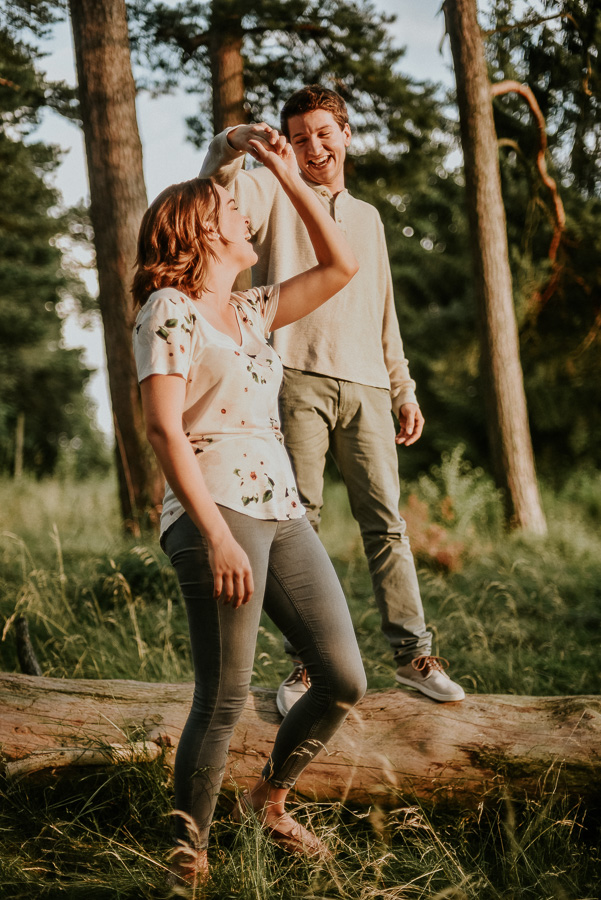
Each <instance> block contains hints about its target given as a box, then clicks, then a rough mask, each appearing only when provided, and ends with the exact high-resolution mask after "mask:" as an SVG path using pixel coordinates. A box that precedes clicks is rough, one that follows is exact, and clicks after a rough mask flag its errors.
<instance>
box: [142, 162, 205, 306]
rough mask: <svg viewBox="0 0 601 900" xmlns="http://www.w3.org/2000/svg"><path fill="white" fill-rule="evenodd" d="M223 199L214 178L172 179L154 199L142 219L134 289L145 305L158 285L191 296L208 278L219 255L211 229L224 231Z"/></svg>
mask: <svg viewBox="0 0 601 900" xmlns="http://www.w3.org/2000/svg"><path fill="white" fill-rule="evenodd" d="M220 205H221V204H220V200H219V194H218V192H217V188H216V187H215V185H214V183H213V182H212V181H211V179H210V178H192V179H190V181H182V182H181V184H172V185H171V186H170V187H168V188H166V189H165V190H164V191H163V192H162V193H160V194H159V196H158V197H157V198H156V199H155V200H153V201H152V203H151V204H150V206H149V207H148V209H147V210H146V212H145V213H144V217H143V218H142V224H141V225H140V232H139V234H138V254H137V257H136V273H135V275H134V279H133V282H132V287H131V292H132V295H133V298H134V305H135V306H138V305H139V306H143V305H144V304H145V303H146V301H147V300H148V297H149V296H150V294H152V292H153V291H157V290H159V288H163V287H175V288H178V289H180V290H181V291H183V292H184V293H186V294H189V295H190V296H192V297H197V296H199V295H200V294H201V293H202V291H203V289H204V287H205V283H206V277H207V263H208V261H209V259H211V258H212V259H214V258H215V255H216V254H215V250H214V249H213V241H211V239H210V238H209V231H219V210H220Z"/></svg>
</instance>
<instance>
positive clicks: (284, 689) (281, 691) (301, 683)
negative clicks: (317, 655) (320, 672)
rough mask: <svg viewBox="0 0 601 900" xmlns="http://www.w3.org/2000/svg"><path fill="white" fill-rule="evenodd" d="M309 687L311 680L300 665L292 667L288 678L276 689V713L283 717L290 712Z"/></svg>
mask: <svg viewBox="0 0 601 900" xmlns="http://www.w3.org/2000/svg"><path fill="white" fill-rule="evenodd" d="M310 687H311V679H310V678H309V676H308V674H307V670H306V669H305V667H304V666H303V664H302V663H299V664H298V665H297V666H295V667H294V669H293V670H292V672H291V673H290V675H289V676H288V678H286V680H285V681H282V683H281V685H280V686H279V688H278V695H277V698H276V703H277V706H278V712H279V713H280V715H281V716H285V715H286V714H287V713H289V712H290V710H291V709H292V707H293V706H294V704H295V703H296V701H297V700H300V698H301V697H302V696H303V694H306V693H307V691H308V690H309V688H310Z"/></svg>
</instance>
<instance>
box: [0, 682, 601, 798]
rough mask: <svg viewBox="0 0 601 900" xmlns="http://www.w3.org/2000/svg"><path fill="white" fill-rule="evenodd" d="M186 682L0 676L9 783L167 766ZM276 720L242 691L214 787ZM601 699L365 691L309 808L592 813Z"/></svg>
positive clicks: (318, 767)
mask: <svg viewBox="0 0 601 900" xmlns="http://www.w3.org/2000/svg"><path fill="white" fill-rule="evenodd" d="M193 690H194V685H193V684H145V683H142V682H138V681H117V680H111V681H101V680H99V681H93V680H89V679H82V680H79V679H72V680H70V679H64V678H45V677H33V676H28V675H13V674H8V673H1V674H0V745H1V746H2V763H3V768H4V771H5V773H6V774H7V775H9V776H10V777H13V778H18V777H22V776H25V775H28V774H33V773H35V772H40V771H46V772H52V771H54V770H56V769H59V768H60V769H62V770H63V771H65V770H66V771H67V772H70V773H71V774H73V773H74V772H76V771H77V768H78V767H81V766H107V765H118V764H119V763H123V762H125V763H127V762H132V761H136V762H148V761H150V760H153V759H157V757H161V756H163V757H164V759H165V762H166V763H167V764H169V765H172V764H173V760H174V756H175V750H176V747H177V744H178V741H179V738H180V735H181V733H182V728H183V726H184V723H185V721H186V718H187V716H188V711H189V709H190V704H191V701H192V694H193ZM280 722H281V718H280V715H279V713H278V711H277V707H276V703H275V691H267V690H262V689H259V688H254V689H251V692H250V694H249V696H248V700H247V703H246V708H245V709H244V711H243V713H242V716H241V718H240V720H239V722H238V724H237V725H236V728H235V730H234V734H233V736H232V740H231V743H230V751H229V757H228V763H227V771H226V777H225V780H224V788H225V789H226V790H227V789H228V788H229V789H230V790H231V789H232V788H233V786H234V785H236V786H237V787H238V788H243V787H245V786H248V784H249V783H251V782H252V781H253V780H254V779H255V778H256V777H257V775H258V773H259V772H260V771H261V769H262V768H263V766H264V765H265V762H266V760H267V758H268V757H269V754H270V752H271V749H272V747H273V742H274V739H275V735H276V732H277V729H278V727H279V725H280ZM600 776H601V698H599V697H515V696H505V695H494V694H487V695H477V694H475V695H470V696H468V697H466V699H465V700H464V701H463V702H462V703H445V704H437V703H434V702H433V701H432V700H428V699H427V698H426V697H423V696H422V695H421V694H417V693H411V692H405V691H401V690H391V691H384V692H381V693H369V694H367V696H366V697H365V698H364V699H363V700H362V701H361V703H360V704H359V705H358V706H357V707H356V708H355V709H354V710H352V711H351V713H350V715H349V717H348V719H347V721H346V722H345V723H344V725H343V726H342V728H341V729H340V730H339V731H338V732H337V733H336V734H335V735H334V737H333V738H332V740H331V741H330V742H329V744H328V747H327V752H325V751H323V752H321V753H320V754H319V755H318V756H317V758H316V759H315V760H314V761H313V762H312V763H311V765H310V766H309V767H308V768H307V769H306V770H305V771H304V772H303V774H302V776H301V778H300V780H299V782H298V786H297V789H298V792H299V793H300V794H302V795H303V796H305V797H310V798H312V799H317V800H320V801H327V802H333V801H339V802H342V803H348V804H372V803H377V804H378V805H380V806H382V807H383V808H394V807H398V806H399V805H402V804H403V802H406V801H407V800H408V799H413V798H415V797H418V798H420V799H422V800H426V801H428V802H433V803H434V802H445V801H453V802H455V803H458V804H461V805H464V806H472V807H473V806H476V805H477V804H479V803H482V802H492V801H494V800H495V799H498V798H499V796H507V795H510V796H513V797H516V798H523V797H524V796H528V797H539V796H541V795H544V794H546V793H552V792H553V791H555V790H562V791H563V790H565V791H566V792H567V793H569V794H570V795H572V796H575V797H577V798H579V799H582V798H586V799H587V800H591V802H593V803H598V800H599V794H600V788H599V785H600V784H601V777H600Z"/></svg>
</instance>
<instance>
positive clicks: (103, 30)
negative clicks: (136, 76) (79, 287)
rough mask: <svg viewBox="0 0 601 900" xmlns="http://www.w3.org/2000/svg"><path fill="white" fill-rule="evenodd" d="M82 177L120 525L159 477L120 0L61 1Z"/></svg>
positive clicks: (141, 190)
mask: <svg viewBox="0 0 601 900" xmlns="http://www.w3.org/2000/svg"><path fill="white" fill-rule="evenodd" d="M69 8H70V12H71V22H72V27H73V41H74V45H75V56H76V61H77V77H78V83H79V100H80V107H81V118H82V123H83V131H84V136H85V144H86V156H87V163H88V176H89V181H90V199H91V207H90V215H91V219H92V225H93V228H94V244H95V247H96V265H97V269H98V283H99V304H100V310H101V313H102V322H103V326H104V339H105V346H106V356H107V367H108V376H109V387H110V394H111V403H112V408H113V418H114V424H115V452H116V461H117V471H118V479H119V498H120V503H121V513H122V517H123V522H124V525H125V527H126V529H127V530H131V531H133V532H134V533H137V532H139V528H140V523H141V522H144V521H145V520H146V519H147V517H148V516H149V515H150V517H151V518H152V517H153V514H155V513H156V507H157V504H159V503H160V502H161V494H162V478H161V476H160V474H159V473H158V470H157V467H156V465H155V463H154V462H153V460H152V458H151V454H150V452H149V449H148V444H147V441H146V439H145V435H144V428H143V421H142V409H141V404H140V397H139V391H138V384H137V378H136V371H135V363H134V359H133V352H132V344H131V332H132V326H133V320H134V311H133V307H132V300H131V294H130V292H129V289H130V285H131V280H132V277H133V265H134V261H135V256H136V239H137V233H138V228H139V225H140V220H141V218H142V215H143V214H144V211H145V209H146V206H147V201H146V188H145V185H144V174H143V170H142V145H141V143H140V137H139V134H138V125H137V120H136V108H135V86H134V80H133V75H132V70H131V60H130V51H129V38H128V33H127V18H126V10H125V0H69Z"/></svg>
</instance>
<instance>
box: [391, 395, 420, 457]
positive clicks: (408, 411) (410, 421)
mask: <svg viewBox="0 0 601 900" xmlns="http://www.w3.org/2000/svg"><path fill="white" fill-rule="evenodd" d="M424 422H425V419H424V417H423V415H422V411H421V409H420V408H419V406H418V405H417V403H403V405H402V406H401V408H400V410H399V433H398V434H397V436H396V437H395V439H394V440H395V443H397V444H404V445H405V446H406V447H409V446H410V445H411V444H415V442H416V441H419V439H420V437H421V436H422V431H423V430H424Z"/></svg>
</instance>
